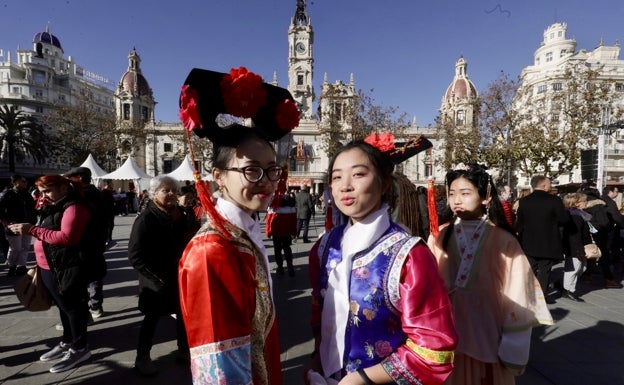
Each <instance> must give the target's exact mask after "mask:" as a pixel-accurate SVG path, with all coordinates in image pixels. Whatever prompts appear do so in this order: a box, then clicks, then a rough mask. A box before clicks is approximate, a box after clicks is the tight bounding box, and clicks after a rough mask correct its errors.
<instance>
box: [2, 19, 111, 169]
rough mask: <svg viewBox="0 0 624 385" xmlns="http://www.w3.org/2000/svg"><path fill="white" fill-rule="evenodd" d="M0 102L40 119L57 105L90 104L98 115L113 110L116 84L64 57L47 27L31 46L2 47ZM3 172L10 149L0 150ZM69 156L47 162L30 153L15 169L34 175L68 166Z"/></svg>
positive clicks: (59, 44)
mask: <svg viewBox="0 0 624 385" xmlns="http://www.w3.org/2000/svg"><path fill="white" fill-rule="evenodd" d="M0 52H2V54H0V105H11V106H16V107H18V108H19V109H20V110H21V111H23V112H24V113H25V114H27V115H32V116H35V117H42V116H44V115H46V114H48V113H50V112H51V111H52V110H53V109H55V108H57V107H58V106H66V105H76V104H78V103H84V102H85V101H86V102H87V103H89V105H90V108H91V109H92V110H93V111H96V112H97V113H99V114H102V115H105V116H110V117H112V116H113V115H114V114H115V98H114V93H113V84H112V83H111V82H110V81H109V80H108V79H105V78H104V77H102V76H100V75H98V74H96V73H94V72H92V71H89V70H88V69H85V68H84V67H82V66H80V65H79V64H78V63H76V62H75V61H74V59H73V58H72V57H71V56H68V57H65V56H64V53H65V52H64V50H63V47H62V45H61V41H60V40H59V39H58V37H56V36H54V35H53V34H52V33H50V29H49V27H47V28H46V30H45V31H44V32H39V33H37V34H35V35H34V37H33V47H32V49H19V48H18V49H17V51H16V55H15V57H13V55H12V52H11V51H9V50H6V51H5V50H0ZM0 160H1V161H0V175H2V176H4V177H7V176H8V160H7V149H6V148H2V152H1V153H0ZM68 163H69V159H67V158H66V157H65V156H63V155H62V154H51V155H50V156H49V157H48V158H47V159H46V160H45V162H44V163H43V164H38V163H37V164H36V163H35V162H34V161H33V159H31V158H29V157H26V159H24V160H23V161H21V162H18V163H17V164H16V170H15V172H17V173H20V174H23V175H27V176H35V175H39V174H43V173H51V172H58V171H59V170H64V169H66V168H67V165H68Z"/></svg>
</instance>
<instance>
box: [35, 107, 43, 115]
mask: <svg viewBox="0 0 624 385" xmlns="http://www.w3.org/2000/svg"><path fill="white" fill-rule="evenodd" d="M35 112H36V113H38V114H43V107H41V106H37V107H35Z"/></svg>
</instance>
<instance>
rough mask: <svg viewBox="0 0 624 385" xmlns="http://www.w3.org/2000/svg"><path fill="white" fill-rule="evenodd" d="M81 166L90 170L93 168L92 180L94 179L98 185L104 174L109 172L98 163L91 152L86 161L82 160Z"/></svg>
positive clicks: (94, 182)
mask: <svg viewBox="0 0 624 385" xmlns="http://www.w3.org/2000/svg"><path fill="white" fill-rule="evenodd" d="M80 167H86V168H88V169H89V170H91V180H92V181H93V184H95V185H96V186H97V185H98V182H99V181H100V180H101V179H102V176H103V175H106V174H108V172H106V171H104V170H103V169H102V168H101V167H100V166H99V165H98V164H97V162H96V161H95V159H94V158H93V155H91V154H89V156H87V159H85V161H84V162H82V164H81V165H80Z"/></svg>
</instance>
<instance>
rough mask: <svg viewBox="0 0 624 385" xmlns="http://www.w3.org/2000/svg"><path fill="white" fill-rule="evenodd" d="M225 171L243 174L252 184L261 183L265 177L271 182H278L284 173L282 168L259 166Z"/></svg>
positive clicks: (227, 168)
mask: <svg viewBox="0 0 624 385" xmlns="http://www.w3.org/2000/svg"><path fill="white" fill-rule="evenodd" d="M223 170H225V171H237V172H240V173H243V175H244V176H245V179H247V181H248V182H251V183H256V182H259V181H260V180H261V179H262V177H264V176H265V175H266V176H267V178H269V180H270V181H271V182H277V181H278V180H279V179H280V177H281V176H282V171H283V169H282V168H281V167H280V166H272V167H268V168H262V167H259V166H246V167H226V168H224V169H223Z"/></svg>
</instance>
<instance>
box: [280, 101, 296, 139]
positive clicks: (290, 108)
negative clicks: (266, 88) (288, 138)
mask: <svg viewBox="0 0 624 385" xmlns="http://www.w3.org/2000/svg"><path fill="white" fill-rule="evenodd" d="M275 120H276V121H277V125H278V126H279V128H281V129H282V130H284V131H287V132H290V131H291V130H292V129H293V128H295V127H297V126H298V125H299V109H298V108H297V105H296V104H295V103H294V102H293V101H292V100H290V99H284V101H283V102H282V103H280V104H279V105H278V106H277V111H276V116H275Z"/></svg>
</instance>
